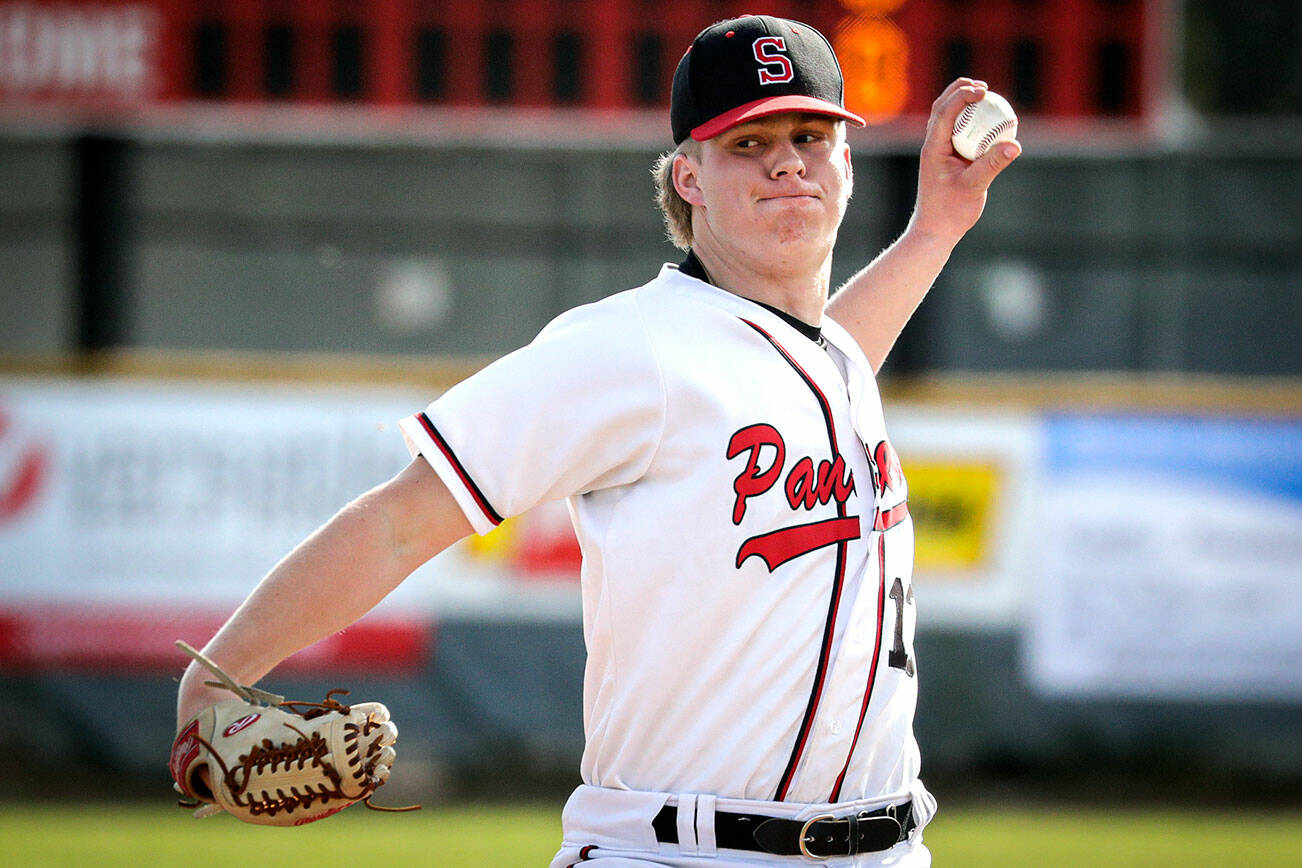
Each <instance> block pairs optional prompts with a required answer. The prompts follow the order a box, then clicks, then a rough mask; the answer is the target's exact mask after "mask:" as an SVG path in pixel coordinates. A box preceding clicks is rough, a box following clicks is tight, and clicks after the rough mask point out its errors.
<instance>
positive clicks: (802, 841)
mask: <svg viewBox="0 0 1302 868" xmlns="http://www.w3.org/2000/svg"><path fill="white" fill-rule="evenodd" d="M835 819H836V817H835V816H834V815H832V814H819V815H818V816H817V817H810V818H809V819H808V820H806V821H805V825H803V826H801V827H800V838H799V839H798V842H799V845H800V855H801V856H804V857H805V858H806V859H815V860H817V859H826V858H828V857H826V856H819V855H818V854H816V853H811V852H809V844H810V842H812V841H813V840H814V838H813V836H811V835H810V834H809V827H810V826H812V825H814V824H815V823H818V822H821V821H822V820H835Z"/></svg>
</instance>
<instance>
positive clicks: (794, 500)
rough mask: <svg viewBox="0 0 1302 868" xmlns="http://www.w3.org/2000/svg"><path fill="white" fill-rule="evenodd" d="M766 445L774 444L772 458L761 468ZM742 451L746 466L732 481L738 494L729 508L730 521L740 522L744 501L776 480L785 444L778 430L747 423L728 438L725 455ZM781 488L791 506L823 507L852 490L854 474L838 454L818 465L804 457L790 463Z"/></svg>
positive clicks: (756, 494) (743, 516) (837, 500)
mask: <svg viewBox="0 0 1302 868" xmlns="http://www.w3.org/2000/svg"><path fill="white" fill-rule="evenodd" d="M765 446H771V447H773V449H774V454H773V461H772V463H770V464H769V466H768V467H766V468H764V469H763V470H761V469H760V461H761V460H762V459H761V452H762V451H763V449H764V447H765ZM743 452H745V453H747V456H746V466H745V467H744V468H742V471H741V473H738V474H737V478H736V479H734V480H733V483H732V490H733V491H735V492H736V493H737V500H736V501H735V502H734V503H733V507H732V523H733V524H741V520H742V519H743V518H745V517H746V501H747V500H749V499H750V498H752V497H756V496H758V495H761V494H763V493H765V492H766V491H768V490H769V489H771V488H772V487H773V485H774V483H776V482H777V481H778V477H779V476H781V475H782V468H783V465H784V463H785V461H786V455H787V444H786V442H785V441H784V440H783V439H782V435H781V434H780V433H779V432H778V429H776V428H774V427H773V426H772V425H767V424H764V423H762V422H761V423H759V424H756V425H747V426H746V427H745V428H742V429H741V430H740V431H738V432H737V433H736V434H733V435H732V439H731V440H729V441H728V458H730V459H731V458H736V457H737V456H738V455H741V454H742V453H743ZM783 488H784V490H785V491H786V494H787V503H789V504H790V505H791V508H792V509H799V508H800V507H802V506H803V507H804V508H805V509H813V508H814V507H815V506H818V505H820V504H821V505H824V506H825V505H827V504H828V503H830V502H831V501H832V499H833V498H835V499H836V502H837V503H842V504H843V503H845V502H846V501H847V500H849V498H850V494H851V493H852V492H853V491H854V474H853V473H852V472H850V471H849V470H848V469H847V468H846V466H845V459H844V458H842V457H841V455H840V454H839V453H838V454H837V455H836V456H835V457H834V458H832V460H830V461H829V460H827V459H823V460H821V461H819V462H818V464H817V465H815V464H814V459H813V458H810V457H808V456H806V457H804V458H801V459H800V460H798V461H797V462H796V463H795V464H794V465H792V467H791V472H790V473H788V474H787V480H786V483H785V484H784V485H783Z"/></svg>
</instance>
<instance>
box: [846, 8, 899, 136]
mask: <svg viewBox="0 0 1302 868" xmlns="http://www.w3.org/2000/svg"><path fill="white" fill-rule="evenodd" d="M832 44H833V46H834V47H835V48H836V55H837V57H839V58H840V60H841V72H842V74H843V75H844V76H845V106H846V108H848V109H850V111H852V112H855V113H856V114H858V115H861V116H863V119H864V120H866V121H868V122H869V123H882V122H883V121H887V120H890V119H891V118H894V117H897V116H898V115H899V114H900V112H901V111H903V110H904V106H905V105H906V104H907V103H908V100H909V41H908V38H907V37H906V36H905V35H904V31H902V30H900V28H899V27H897V26H896V25H895V24H894V22H891V21H888V20H887V19H885V18H850V17H847V18H846V19H845V20H844V21H843V22H842V23H841V25H840V27H838V28H837V30H836V35H835V38H834V39H833V40H832Z"/></svg>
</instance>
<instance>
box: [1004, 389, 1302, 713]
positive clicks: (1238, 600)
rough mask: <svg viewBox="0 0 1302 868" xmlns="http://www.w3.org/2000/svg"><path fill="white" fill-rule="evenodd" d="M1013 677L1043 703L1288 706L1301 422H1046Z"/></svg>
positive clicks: (1297, 641) (1300, 687) (1301, 518)
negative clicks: (1025, 674)
mask: <svg viewBox="0 0 1302 868" xmlns="http://www.w3.org/2000/svg"><path fill="white" fill-rule="evenodd" d="M1045 441H1046V450H1045V465H1044V483H1043V484H1044V492H1043V494H1044V499H1043V503H1042V516H1041V519H1040V522H1039V527H1040V528H1041V529H1042V533H1041V535H1040V545H1041V546H1042V548H1041V556H1042V568H1041V569H1039V570H1037V579H1038V581H1037V582H1036V586H1035V599H1034V606H1033V607H1032V609H1031V612H1032V617H1031V620H1030V624H1029V633H1028V641H1027V643H1026V651H1027V655H1026V663H1027V667H1028V671H1029V674H1030V677H1031V679H1032V681H1033V682H1034V684H1036V685H1037V686H1038V687H1039V688H1040V689H1042V690H1044V691H1045V692H1047V693H1050V694H1059V695H1083V696H1084V695H1092V696H1120V697H1143V698H1172V699H1177V698H1178V699H1284V700H1291V701H1296V700H1298V699H1302V678H1300V677H1299V673H1302V630H1300V629H1299V625H1302V421H1300V420H1298V419H1250V418H1213V417H1207V418H1195V417H1169V416H1156V415H1087V414H1063V415H1055V416H1050V417H1048V418H1047V419H1046V421H1045Z"/></svg>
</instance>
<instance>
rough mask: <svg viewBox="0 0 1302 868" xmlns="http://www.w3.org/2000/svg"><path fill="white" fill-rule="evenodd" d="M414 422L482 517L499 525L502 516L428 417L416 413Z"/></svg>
mask: <svg viewBox="0 0 1302 868" xmlns="http://www.w3.org/2000/svg"><path fill="white" fill-rule="evenodd" d="M416 421H418V422H420V426H421V427H422V428H424V429H425V433H426V434H428V435H429V438H430V439H431V440H433V441H434V445H435V446H437V447H438V449H439V451H440V452H442V453H443V457H444V458H446V459H447V460H448V464H450V465H452V469H453V470H454V471H456V474H457V477H458V478H459V479H460V480H461V484H462V485H464V486H465V487H466V491H468V492H470V496H471V497H473V498H474V500H475V504H476V505H477V506H478V507H479V509H480V510H481V511H482V512H483V513H484V516H485V517H486V518H487V519H488V520H489V521H491V522H492V523H493V524H494V526H496V525H499V524H501V523H502V516H500V515H499V514H498V513H497V510H495V509H493V506H492V504H490V503H489V502H488V498H486V497H484V493H483V492H482V491H480V490H479V486H478V485H476V484H475V480H473V479H471V478H470V474H469V473H467V472H466V468H465V467H463V466H462V464H461V461H460V460H459V459H458V458H457V456H456V454H455V453H454V452H453V451H452V447H451V446H449V445H448V442H447V440H445V439H443V435H442V434H440V433H439V430H438V429H437V428H435V427H434V423H433V422H431V421H430V419H429V416H426V415H425V414H424V413H417V414H416Z"/></svg>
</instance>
